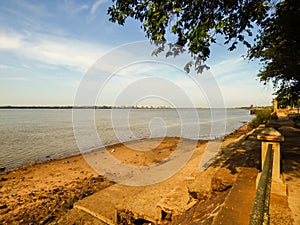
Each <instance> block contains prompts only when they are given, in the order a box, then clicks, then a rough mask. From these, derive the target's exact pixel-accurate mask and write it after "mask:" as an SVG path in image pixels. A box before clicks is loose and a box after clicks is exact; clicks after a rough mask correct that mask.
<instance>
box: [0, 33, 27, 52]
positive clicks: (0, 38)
mask: <svg viewBox="0 0 300 225" xmlns="http://www.w3.org/2000/svg"><path fill="white" fill-rule="evenodd" d="M23 38H24V36H23V35H21V34H16V33H13V32H1V31H0V50H1V49H17V48H19V47H20V46H21V43H22V39H23Z"/></svg>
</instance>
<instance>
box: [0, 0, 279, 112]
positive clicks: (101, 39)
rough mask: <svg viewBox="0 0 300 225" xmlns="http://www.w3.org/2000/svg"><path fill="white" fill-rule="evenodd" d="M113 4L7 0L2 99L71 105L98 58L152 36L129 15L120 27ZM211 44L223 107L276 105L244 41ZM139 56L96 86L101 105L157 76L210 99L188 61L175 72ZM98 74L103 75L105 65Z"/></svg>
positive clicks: (0, 55) (3, 5) (0, 53)
mask: <svg viewBox="0 0 300 225" xmlns="http://www.w3.org/2000/svg"><path fill="white" fill-rule="evenodd" d="M110 4H111V2H110V1H105V0H95V1H69V0H65V1H56V0H53V1H50V0H49V1H38V0H36V1H34V0H27V1H1V2H0V105H73V102H74V98H75V96H76V93H77V90H78V87H79V85H80V82H81V80H82V79H83V78H84V77H85V76H86V74H87V73H88V71H90V69H91V67H92V66H93V65H94V66H95V65H96V64H95V63H96V62H97V60H100V61H101V60H104V58H105V59H106V62H107V64H106V66H107V67H109V65H110V64H111V66H112V67H113V64H114V63H115V61H118V60H122V58H120V59H116V58H111V59H110V60H107V57H108V56H107V55H109V54H110V52H112V51H113V52H116V51H118V50H119V49H120V48H119V46H124V45H125V46H126V45H128V44H129V45H128V46H131V47H129V48H127V50H128V52H130V51H131V50H133V49H134V46H135V45H134V44H133V45H132V43H135V42H138V43H140V42H141V41H142V42H143V41H144V42H145V43H148V40H147V39H146V38H145V35H144V33H143V31H142V30H141V29H140V24H139V23H138V22H136V21H134V20H132V19H129V20H128V21H127V23H126V24H125V26H119V25H117V24H113V23H111V22H109V21H108V16H107V15H106V10H107V7H108V6H109V5H110ZM145 45H147V44H145ZM132 46H133V47H132ZM136 46H139V44H137V45H136ZM125 49H126V48H125ZM211 50H212V51H211V57H210V59H209V60H208V61H207V64H208V65H209V66H210V68H211V69H210V73H211V74H212V76H213V77H214V79H215V81H216V83H217V85H218V88H219V89H220V91H221V93H222V97H223V99H224V104H225V106H227V107H236V106H249V105H251V104H253V105H270V104H271V100H272V97H273V96H272V86H271V84H270V85H269V86H264V85H263V84H261V83H259V81H258V80H257V78H256V74H257V73H258V70H259V65H258V63H256V62H248V61H247V60H243V59H242V57H241V56H242V55H243V54H245V53H246V49H245V48H244V47H242V46H239V47H238V49H237V51H234V52H228V51H227V48H226V46H223V45H221V44H220V45H214V46H212V49H211ZM133 52H134V51H133ZM141 52H143V51H141ZM120 55H121V54H120ZM103 57H104V58H103ZM123 57H124V56H123ZM138 57H139V56H138ZM138 57H134V59H135V62H132V63H131V64H128V66H126V68H119V69H118V71H117V72H116V74H117V75H116V76H114V77H113V79H110V80H109V82H106V84H107V86H106V88H105V90H104V91H103V92H102V95H101V94H99V93H98V99H97V102H96V103H97V104H107V105H113V104H115V102H116V98H117V97H118V95H120V94H122V95H126V92H123V91H122V90H125V89H126V87H128V86H130V85H133V84H134V82H137V81H138V80H140V79H143V78H145V77H151V76H152V77H160V78H163V79H167V80H168V81H170V82H174V83H175V84H178V85H179V86H180V88H181V89H184V90H185V92H186V94H187V96H189V98H191V99H193V101H194V102H195V103H194V104H195V106H197V107H205V106H207V99H206V103H205V100H203V101H202V100H199V99H205V93H204V94H203V90H202V93H201V91H199V87H198V89H197V87H195V85H194V86H193V84H191V79H190V78H189V77H188V76H187V75H186V74H185V73H184V72H182V71H181V70H180V66H182V65H180V66H178V65H176V66H177V67H178V68H177V69H176V72H175V70H174V67H172V66H170V65H166V64H165V65H163V66H162V65H161V64H160V63H152V64H149V62H140V61H139V62H137V61H138ZM141 58H143V57H142V56H141ZM123 59H124V58H123ZM98 62H99V61H98ZM162 67H163V68H162ZM99 71H103V68H101V70H99ZM109 71H110V70H109ZM110 72H115V71H110ZM98 76H102V74H101V73H100V72H99V74H98ZM199 76H201V75H199ZM148 81H149V80H145V82H148ZM150 83H151V82H150ZM149 85H150V84H149ZM153 85H155V84H153ZM133 86H134V85H133ZM160 88H163V87H160ZM137 91H139V90H137ZM166 91H172V90H167V89H166ZM159 93H160V92H159ZM206 94H207V93H206ZM174 95H176V91H174ZM123 99H124V96H123ZM141 99H142V98H139V99H138V100H139V103H140V104H151V105H152V104H153V105H155V104H157V105H162V104H164V102H162V101H161V100H157V99H156V100H155V99H152V100H151V99H150V98H149V99H148V101H144V100H143V101H144V102H143V101H141ZM178 99H180V96H178ZM198 100H199V101H198ZM179 102H180V101H179ZM129 103H131V102H124V104H129ZM178 104H181V103H178ZM182 104H183V105H184V103H183V102H182Z"/></svg>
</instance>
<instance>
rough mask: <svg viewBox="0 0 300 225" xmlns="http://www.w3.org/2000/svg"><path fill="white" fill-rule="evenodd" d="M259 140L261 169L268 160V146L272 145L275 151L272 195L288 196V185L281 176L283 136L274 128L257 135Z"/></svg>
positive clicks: (266, 129)
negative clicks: (266, 159)
mask: <svg viewBox="0 0 300 225" xmlns="http://www.w3.org/2000/svg"><path fill="white" fill-rule="evenodd" d="M257 139H258V140H261V141H262V142H261V167H262V169H263V165H264V162H265V158H266V153H267V149H268V144H272V150H273V151H274V159H273V169H272V187H271V193H275V194H279V195H286V184H285V182H284V180H283V177H282V175H281V174H280V172H281V171H280V157H281V156H280V142H282V141H284V137H283V135H282V134H281V133H280V132H278V131H277V130H275V129H274V128H272V127H268V128H265V129H263V131H262V132H261V133H260V134H258V135H257ZM259 176H260V175H259Z"/></svg>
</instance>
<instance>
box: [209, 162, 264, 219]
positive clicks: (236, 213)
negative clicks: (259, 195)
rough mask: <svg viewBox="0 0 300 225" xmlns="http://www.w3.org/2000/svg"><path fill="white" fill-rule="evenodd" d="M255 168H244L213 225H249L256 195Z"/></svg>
mask: <svg viewBox="0 0 300 225" xmlns="http://www.w3.org/2000/svg"><path fill="white" fill-rule="evenodd" d="M257 174H258V170H257V169H255V168H242V169H241V171H240V173H239V175H238V177H237V180H236V182H235V183H234V185H233V187H232V189H231V190H230V193H229V194H228V196H227V197H226V199H225V202H224V205H223V207H222V209H221V211H220V213H219V214H218V216H217V217H216V218H215V219H214V222H213V224H214V225H216V224H231V225H235V224H236V225H243V224H245V225H248V224H249V220H250V212H251V209H252V206H253V202H254V198H255V193H256V176H257Z"/></svg>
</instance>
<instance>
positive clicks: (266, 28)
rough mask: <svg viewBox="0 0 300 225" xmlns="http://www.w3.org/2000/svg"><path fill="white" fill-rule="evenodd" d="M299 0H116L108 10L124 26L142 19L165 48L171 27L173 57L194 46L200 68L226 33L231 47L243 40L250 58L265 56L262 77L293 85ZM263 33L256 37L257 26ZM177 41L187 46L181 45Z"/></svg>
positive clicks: (296, 82) (149, 33) (150, 35)
mask: <svg viewBox="0 0 300 225" xmlns="http://www.w3.org/2000/svg"><path fill="white" fill-rule="evenodd" d="M299 2H300V1H299V0H283V1H276V0H223V1H217V0H194V1H179V0H175V1H171V0H164V1H158V0H150V1H145V0H115V1H114V4H113V5H112V6H111V7H109V9H108V14H109V15H110V20H111V21H112V22H117V23H119V24H121V25H123V24H124V23H125V21H126V19H127V18H128V17H131V18H134V19H136V20H139V21H140V22H141V28H142V29H143V30H144V31H145V33H146V36H147V37H148V38H149V39H150V40H151V41H154V42H155V43H157V44H158V45H159V47H158V50H160V51H162V50H164V48H165V46H164V44H160V42H159V41H166V37H167V32H168V31H169V32H170V33H172V34H173V35H174V36H175V37H176V40H175V41H174V42H171V43H170V44H169V45H168V46H169V49H168V53H167V56H170V55H174V56H176V55H178V54H180V53H181V52H183V51H186V50H187V51H189V53H190V54H191V56H192V57H193V58H194V61H193V63H190V64H188V67H187V70H188V69H189V66H192V64H194V66H195V68H196V69H197V70H198V71H200V72H201V71H202V70H203V68H204V67H205V65H204V62H205V61H206V60H207V58H208V57H209V55H210V46H211V44H212V43H215V42H216V38H217V36H218V35H219V36H222V37H223V38H224V40H225V41H224V44H226V45H228V46H229V47H228V49H229V50H230V51H232V50H234V49H235V48H236V45H237V44H238V43H239V42H240V43H243V44H244V45H246V46H247V47H248V49H249V51H248V55H247V56H248V58H249V59H256V58H258V59H260V60H261V62H262V64H263V68H262V70H261V71H260V72H259V77H260V79H261V81H263V82H265V83H266V82H267V81H269V80H272V81H274V84H275V86H278V85H279V86H280V88H281V89H286V90H288V88H289V87H291V86H294V87H299V86H300V85H299V83H300V82H299V80H300V79H299V73H298V71H299V66H300V61H299V55H300V54H299V51H300V48H299V34H298V33H299V32H298V29H299V27H300V25H299V18H300V16H299V12H300V11H299ZM254 26H256V27H258V29H259V30H258V35H257V36H256V37H253V33H252V32H253V28H254ZM177 46H181V48H178V47H177Z"/></svg>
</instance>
